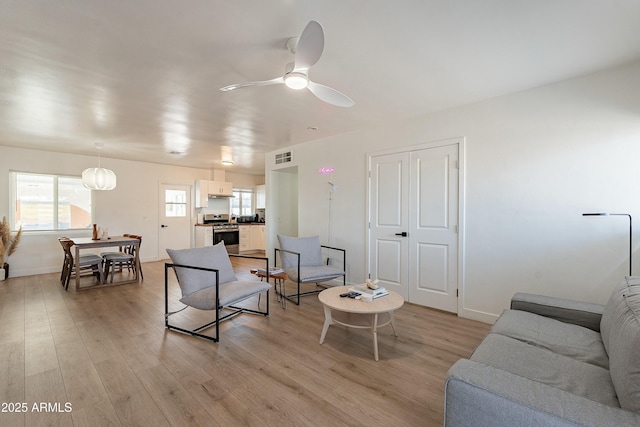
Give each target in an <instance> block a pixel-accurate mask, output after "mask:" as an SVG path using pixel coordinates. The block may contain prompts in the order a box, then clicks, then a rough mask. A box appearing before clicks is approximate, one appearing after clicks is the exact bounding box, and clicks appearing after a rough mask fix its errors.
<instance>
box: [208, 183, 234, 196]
mask: <svg viewBox="0 0 640 427" xmlns="http://www.w3.org/2000/svg"><path fill="white" fill-rule="evenodd" d="M209 195H210V196H233V183H231V182H224V181H209Z"/></svg>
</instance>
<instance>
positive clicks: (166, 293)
mask: <svg viewBox="0 0 640 427" xmlns="http://www.w3.org/2000/svg"><path fill="white" fill-rule="evenodd" d="M229 257H235V258H249V259H260V260H264V261H265V264H266V266H267V267H266V268H267V270H266V271H267V276H266V277H267V282H269V258H264V257H254V256H247V255H237V254H229ZM175 267H182V268H190V269H193V270H202V271H210V272H212V273H215V275H216V308H215V309H213V310H214V311H215V312H216V318H215V320H214V321H212V322H209V323H205V324H204V325H202V326H198V327H197V328H195V329H184V328H181V327H179V326H176V325H172V324H170V323H169V316H171V315H173V314H176V313H179V312H180V311H182V310H184V309H185V308H187V307H189V306H188V305H185V307H184V308H182V309H180V310H177V311H172V312H169V269H174V274H175ZM176 278H177V276H176ZM266 293H267V297H266V300H267V303H266V311H259V310H251V309H249V308H245V307H236V306H233V305H228V306H221V305H220V273H219V270H218V269H216V268H204V267H195V266H192V265H182V264H174V263H169V262H167V263H165V264H164V325H165V328H167V329H169V330H174V331H178V332H182V333H185V334H189V335H193V336H196V337H199V338H204V339H206V340H209V341H213V342H218V341H220V322H223V321H225V320H229V319H231V318H233V317H235V316H237V315H238V314H241V313H249V314H256V315H263V316H268V315H269V291H268V290H267V291H266ZM261 295H262V294H259V295H258V308H260V296H261ZM252 296H255V295H252ZM247 298H250V297H246V298H242V299H239V300H237V301H234V302H233V303H232V304H235V303H238V302H241V301H244V300H245V299H247ZM194 308H195V307H194ZM223 309H226V310H231V313H228V314H225V315H223V316H221V315H220V311H221V310H223ZM213 326H215V327H216V336H215V337H212V336H210V335H205V334H201V333H200V331H203V330H205V329H208V328H211V327H213Z"/></svg>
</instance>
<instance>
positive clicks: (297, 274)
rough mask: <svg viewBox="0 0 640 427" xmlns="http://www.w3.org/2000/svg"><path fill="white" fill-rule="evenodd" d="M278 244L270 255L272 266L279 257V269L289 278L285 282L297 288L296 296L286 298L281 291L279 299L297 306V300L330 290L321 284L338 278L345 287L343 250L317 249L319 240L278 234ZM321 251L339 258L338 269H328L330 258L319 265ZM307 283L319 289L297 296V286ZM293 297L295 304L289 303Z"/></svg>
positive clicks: (345, 274)
mask: <svg viewBox="0 0 640 427" xmlns="http://www.w3.org/2000/svg"><path fill="white" fill-rule="evenodd" d="M278 242H279V243H280V248H275V251H274V252H275V253H274V259H275V260H276V264H277V260H278V255H280V262H281V265H282V268H283V269H284V271H285V272H286V273H287V275H288V276H289V279H291V280H292V281H294V282H295V283H296V284H297V291H296V293H293V294H288V295H287V294H286V292H284V291H283V293H284V295H282V296H283V297H285V298H286V299H288V300H289V301H292V302H293V303H295V304H296V305H299V304H300V297H301V296H306V295H313V294H317V293H320V292H321V291H323V290H324V289H325V288H326V287H327V286H330V285H326V284H325V283H323V282H327V281H329V280H333V279H337V278H339V277H342V282H343V285H344V286H346V284H347V272H346V268H347V267H346V266H347V251H346V250H345V249H341V248H335V247H332V246H326V245H321V244H320V237H319V236H312V237H289V236H283V235H281V234H278ZM323 248H324V249H326V250H327V251H329V252H331V253H333V254H339V255H341V258H342V268H336V267H332V266H330V265H329V264H330V261H329V260H330V259H331V258H330V257H327V258H326V260H327V261H326V263H325V262H324V261H323V254H322V249H323ZM307 283H315V284H316V287H320V289H314V290H312V291H307V292H300V285H302V284H307ZM294 297H295V300H294V299H293V298H294Z"/></svg>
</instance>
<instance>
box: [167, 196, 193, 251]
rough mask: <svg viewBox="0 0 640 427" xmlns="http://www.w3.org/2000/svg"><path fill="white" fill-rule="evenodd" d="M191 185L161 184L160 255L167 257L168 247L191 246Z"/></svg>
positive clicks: (183, 247) (181, 247)
mask: <svg viewBox="0 0 640 427" xmlns="http://www.w3.org/2000/svg"><path fill="white" fill-rule="evenodd" d="M190 195H191V187H190V186H188V185H171V184H160V207H159V210H160V218H159V220H160V230H159V233H160V235H159V239H158V242H159V248H158V256H159V257H160V259H167V258H169V255H168V254H167V248H169V249H186V248H190V247H191V231H192V228H193V224H192V223H191V197H190Z"/></svg>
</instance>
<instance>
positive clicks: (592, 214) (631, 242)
mask: <svg viewBox="0 0 640 427" xmlns="http://www.w3.org/2000/svg"><path fill="white" fill-rule="evenodd" d="M582 216H626V217H629V276H632V273H631V272H632V270H633V269H632V268H631V265H632V259H633V220H632V218H631V215H630V214H625V213H607V212H592V213H583V214H582Z"/></svg>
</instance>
